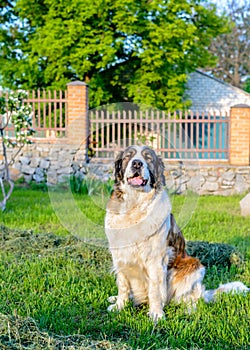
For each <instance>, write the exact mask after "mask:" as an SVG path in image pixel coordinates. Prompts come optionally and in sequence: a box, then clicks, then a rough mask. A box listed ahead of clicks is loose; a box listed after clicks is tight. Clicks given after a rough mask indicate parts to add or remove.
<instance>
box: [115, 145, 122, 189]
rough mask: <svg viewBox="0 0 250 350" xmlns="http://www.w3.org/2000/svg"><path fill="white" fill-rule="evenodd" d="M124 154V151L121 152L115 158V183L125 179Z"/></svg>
mask: <svg viewBox="0 0 250 350" xmlns="http://www.w3.org/2000/svg"><path fill="white" fill-rule="evenodd" d="M122 156H123V152H122V151H121V152H119V153H118V155H117V156H116V158H115V174H114V175H115V183H116V184H119V183H120V182H121V181H122V180H123V169H122Z"/></svg>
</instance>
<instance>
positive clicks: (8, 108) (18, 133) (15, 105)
mask: <svg viewBox="0 0 250 350" xmlns="http://www.w3.org/2000/svg"><path fill="white" fill-rule="evenodd" d="M26 98H27V93H26V92H25V91H17V92H9V93H6V94H5V96H4V95H3V96H1V97H0V137H1V144H2V152H3V160H2V164H1V168H0V172H1V175H0V187H1V191H2V200H1V201H0V208H1V209H2V211H3V210H5V208H6V203H7V201H8V199H9V198H10V196H11V194H12V192H13V189H14V182H13V181H12V179H11V176H10V171H9V166H10V163H13V162H14V158H15V157H16V156H17V154H18V153H19V151H20V150H21V149H22V147H23V146H24V145H25V144H30V143H32V141H31V140H30V137H31V136H32V135H33V134H34V133H35V130H34V129H33V128H32V106H31V105H28V104H24V100H25V99H26ZM10 134H11V135H10ZM7 147H13V148H17V149H18V151H17V152H16V153H15V154H13V155H12V157H11V160H10V162H9V161H8V155H7Z"/></svg>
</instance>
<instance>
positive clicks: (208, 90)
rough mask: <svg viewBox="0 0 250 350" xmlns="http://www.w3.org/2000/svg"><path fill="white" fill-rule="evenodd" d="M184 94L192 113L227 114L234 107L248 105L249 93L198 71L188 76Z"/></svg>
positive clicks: (249, 101) (249, 102)
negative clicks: (188, 100) (189, 101)
mask: <svg viewBox="0 0 250 350" xmlns="http://www.w3.org/2000/svg"><path fill="white" fill-rule="evenodd" d="M186 94H187V96H188V99H190V100H191V101H192V106H191V108H190V109H192V110H193V111H199V112H204V111H207V112H218V113H219V112H227V113H229V112H230V107H232V106H234V105H237V104H246V105H250V94H249V93H247V92H246V91H243V90H241V89H239V88H236V87H234V86H232V85H230V84H227V83H225V82H223V81H221V80H218V79H215V78H212V77H210V76H209V75H208V74H205V73H202V72H199V71H196V72H194V73H191V74H190V77H189V80H188V83H187V90H186Z"/></svg>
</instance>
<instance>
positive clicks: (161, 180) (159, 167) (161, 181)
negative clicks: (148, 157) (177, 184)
mask: <svg viewBox="0 0 250 350" xmlns="http://www.w3.org/2000/svg"><path fill="white" fill-rule="evenodd" d="M164 170H165V166H164V163H163V161H162V159H161V158H160V157H157V159H156V187H160V186H165V185H166V182H165V176H164Z"/></svg>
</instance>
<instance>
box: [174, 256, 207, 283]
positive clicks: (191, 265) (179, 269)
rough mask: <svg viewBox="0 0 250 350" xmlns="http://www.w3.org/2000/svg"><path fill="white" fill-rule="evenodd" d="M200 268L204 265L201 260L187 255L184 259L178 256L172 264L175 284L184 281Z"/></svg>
mask: <svg viewBox="0 0 250 350" xmlns="http://www.w3.org/2000/svg"><path fill="white" fill-rule="evenodd" d="M200 267H202V264H201V262H200V260H199V259H197V258H193V257H191V256H188V255H187V254H186V256H185V257H184V258H183V257H182V256H181V255H178V256H177V257H176V259H175V260H174V262H173V264H172V269H173V270H174V271H173V272H174V279H175V282H179V281H180V280H183V278H185V277H186V276H187V275H189V274H191V273H192V272H194V271H196V270H198V269H199V268H200Z"/></svg>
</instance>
